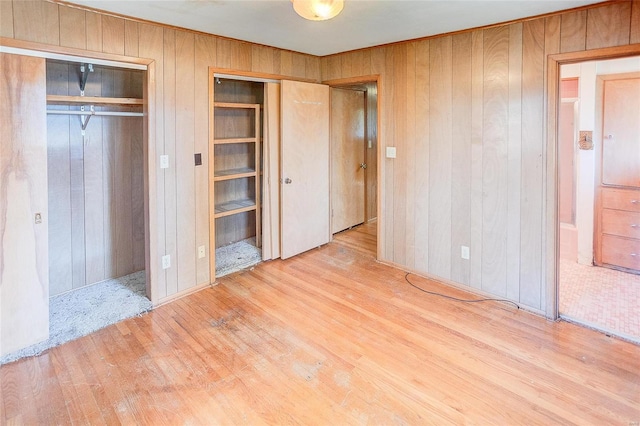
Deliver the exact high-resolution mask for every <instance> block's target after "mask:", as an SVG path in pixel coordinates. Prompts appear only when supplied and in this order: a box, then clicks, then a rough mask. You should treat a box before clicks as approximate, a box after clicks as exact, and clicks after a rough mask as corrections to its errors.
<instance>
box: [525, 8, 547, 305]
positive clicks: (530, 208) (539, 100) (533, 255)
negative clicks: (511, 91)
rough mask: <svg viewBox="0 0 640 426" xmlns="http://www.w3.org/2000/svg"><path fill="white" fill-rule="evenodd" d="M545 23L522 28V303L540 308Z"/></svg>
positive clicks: (538, 22) (531, 23) (534, 23)
mask: <svg viewBox="0 0 640 426" xmlns="http://www.w3.org/2000/svg"><path fill="white" fill-rule="evenodd" d="M543 93H544V20H543V19H536V20H533V21H527V22H524V23H523V26H522V177H521V182H522V187H521V191H522V193H521V204H520V209H521V213H520V218H521V219H520V220H521V223H522V227H521V229H520V301H521V302H522V303H523V304H525V305H527V306H530V307H533V308H536V309H538V308H540V306H541V300H540V287H541V285H542V169H543V161H542V150H543V138H544V136H543V129H544V96H543Z"/></svg>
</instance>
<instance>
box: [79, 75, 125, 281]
mask: <svg viewBox="0 0 640 426" xmlns="http://www.w3.org/2000/svg"><path fill="white" fill-rule="evenodd" d="M96 71H99V72H100V73H101V74H102V78H101V79H96V78H95V76H93V77H94V78H93V79H91V85H90V86H89V83H87V86H85V92H88V94H89V93H90V94H91V95H92V96H100V95H101V94H103V93H104V94H105V95H106V94H109V95H112V96H113V94H114V93H115V92H116V90H117V89H116V87H117V86H118V85H119V83H116V81H115V74H114V72H113V70H108V71H107V70H105V71H104V72H103V71H102V70H100V69H98V70H96ZM94 74H95V72H94ZM96 80H98V81H100V82H101V84H100V85H96V84H95V83H96ZM87 81H89V80H87ZM88 88H90V89H88ZM98 89H100V92H98V91H97V90H98ZM101 121H102V122H103V123H104V126H103V127H102V140H103V141H110V140H113V141H115V142H114V143H103V144H102V157H103V166H102V176H103V186H102V191H103V194H104V195H103V197H104V204H103V206H102V207H103V209H104V253H103V256H104V270H105V275H106V276H108V277H116V276H118V255H119V253H118V252H119V250H117V244H118V238H119V236H120V234H119V232H118V231H119V227H118V225H117V215H118V198H117V196H118V193H117V192H116V187H117V181H118V179H119V177H118V175H117V173H118V170H117V166H118V158H117V148H116V145H118V144H119V142H118V140H119V139H120V137H121V136H122V133H123V131H122V129H121V121H120V120H118V119H117V118H116V117H102V120H101ZM121 203H122V202H121ZM120 228H121V227H120Z"/></svg>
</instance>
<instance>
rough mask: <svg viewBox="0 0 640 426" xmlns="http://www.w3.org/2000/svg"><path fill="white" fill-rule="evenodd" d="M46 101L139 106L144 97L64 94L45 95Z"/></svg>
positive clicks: (64, 103) (71, 103)
mask: <svg viewBox="0 0 640 426" xmlns="http://www.w3.org/2000/svg"><path fill="white" fill-rule="evenodd" d="M47 103H49V104H58V105H89V104H92V105H120V106H141V105H143V104H144V99H138V98H103V97H100V96H65V95H47Z"/></svg>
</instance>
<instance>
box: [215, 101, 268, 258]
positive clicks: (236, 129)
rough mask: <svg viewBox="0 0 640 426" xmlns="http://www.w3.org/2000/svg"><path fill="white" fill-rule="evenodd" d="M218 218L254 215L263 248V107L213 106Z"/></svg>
mask: <svg viewBox="0 0 640 426" xmlns="http://www.w3.org/2000/svg"><path fill="white" fill-rule="evenodd" d="M214 121H215V123H216V125H215V136H214V140H213V150H214V179H213V180H214V198H215V219H220V218H223V217H227V216H232V215H236V214H239V213H245V212H254V213H255V228H256V229H255V235H256V246H258V247H259V246H260V237H261V233H260V192H261V186H260V104H243V103H231V102H215V103H214Z"/></svg>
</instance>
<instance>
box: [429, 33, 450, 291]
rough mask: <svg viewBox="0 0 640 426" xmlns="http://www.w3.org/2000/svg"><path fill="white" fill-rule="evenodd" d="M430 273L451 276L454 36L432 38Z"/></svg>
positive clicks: (430, 62)
mask: <svg viewBox="0 0 640 426" xmlns="http://www.w3.org/2000/svg"><path fill="white" fill-rule="evenodd" d="M430 43H431V46H430V59H429V64H430V66H431V72H430V83H429V104H430V115H431V123H430V125H429V130H430V135H429V273H431V274H434V275H436V276H438V277H441V278H445V279H449V278H450V277H451V170H452V169H451V167H452V164H451V162H452V160H453V159H452V146H451V142H452V141H451V139H452V133H451V131H452V127H451V126H452V124H453V120H452V117H451V109H452V79H451V74H452V63H451V61H452V50H451V49H452V38H451V37H450V36H449V37H441V38H436V39H432V40H431V41H430Z"/></svg>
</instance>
